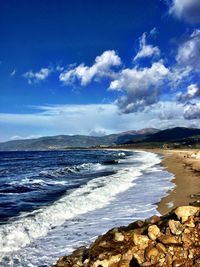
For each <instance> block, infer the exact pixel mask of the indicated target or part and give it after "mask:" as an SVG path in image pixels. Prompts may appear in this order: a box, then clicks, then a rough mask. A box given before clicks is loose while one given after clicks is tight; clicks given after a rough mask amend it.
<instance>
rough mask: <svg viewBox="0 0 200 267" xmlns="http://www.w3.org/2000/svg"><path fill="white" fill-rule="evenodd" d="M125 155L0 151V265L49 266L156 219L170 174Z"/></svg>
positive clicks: (153, 159) (153, 162) (151, 157)
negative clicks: (103, 237)
mask: <svg viewBox="0 0 200 267" xmlns="http://www.w3.org/2000/svg"><path fill="white" fill-rule="evenodd" d="M160 162H161V157H160V156H159V155H156V154H153V153H149V152H142V151H128V150H125V151H124V150H122V151H119V150H69V151H59V152H56V151H51V152H0V266H2V267H4V266H5V267H7V266H16V267H18V266H24V267H29V266H38V267H39V266H40V267H46V266H51V265H52V264H53V263H54V262H55V261H56V260H57V258H58V257H60V256H63V255H66V254H69V253H70V252H72V251H73V250H74V249H75V248H76V247H78V246H80V245H87V244H89V243H91V242H92V241H93V240H94V239H95V238H96V237H97V236H98V235H100V234H102V233H105V232H106V231H107V230H109V229H110V228H113V227H116V226H121V225H127V224H129V223H131V222H133V221H134V220H138V219H144V218H147V217H149V216H152V215H153V214H157V213H158V212H157V210H156V207H157V203H158V202H159V200H160V199H161V198H162V197H163V196H165V195H166V194H167V192H168V191H169V190H171V189H172V188H173V186H174V184H173V183H172V182H171V179H172V174H170V173H168V172H167V171H165V170H164V169H163V167H162V166H161V165H160Z"/></svg>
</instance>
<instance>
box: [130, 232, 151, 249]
mask: <svg viewBox="0 0 200 267" xmlns="http://www.w3.org/2000/svg"><path fill="white" fill-rule="evenodd" d="M133 241H134V243H135V245H136V246H138V248H139V249H145V248H146V247H148V243H149V238H148V236H146V235H138V234H134V235H133Z"/></svg>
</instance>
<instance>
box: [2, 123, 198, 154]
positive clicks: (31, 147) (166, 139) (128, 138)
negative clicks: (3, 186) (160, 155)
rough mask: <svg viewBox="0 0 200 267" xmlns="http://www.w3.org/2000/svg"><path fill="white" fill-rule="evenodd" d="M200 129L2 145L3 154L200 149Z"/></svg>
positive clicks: (149, 130) (66, 137) (51, 138)
mask: <svg viewBox="0 0 200 267" xmlns="http://www.w3.org/2000/svg"><path fill="white" fill-rule="evenodd" d="M199 142H200V129H194V128H184V127H176V128H171V129H166V130H158V129H155V128H145V129H141V130H138V131H134V130H133V131H127V132H122V133H119V134H110V135H105V136H86V135H58V136H48V137H40V138H36V139H26V140H13V141H8V142H3V143H0V151H39V150H61V149H68V148H91V147H107V146H109V147H113V146H114V147H116V146H124V145H125V146H127V145H131V146H133V145H135V146H136V147H138V146H144V145H146V146H162V145H164V144H168V145H169V146H170V145H171V144H177V143H180V144H181V145H184V144H186V145H188V146H190V145H191V144H192V145H194V144H195V145H199Z"/></svg>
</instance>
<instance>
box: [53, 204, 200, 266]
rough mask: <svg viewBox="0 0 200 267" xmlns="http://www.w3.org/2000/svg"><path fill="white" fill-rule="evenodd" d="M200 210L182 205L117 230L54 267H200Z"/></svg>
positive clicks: (196, 207)
mask: <svg viewBox="0 0 200 267" xmlns="http://www.w3.org/2000/svg"><path fill="white" fill-rule="evenodd" d="M199 213H200V207H199V206H195V205H194V204H193V205H191V206H181V207H178V208H176V209H174V210H172V211H171V212H170V213H168V214H167V215H165V216H161V217H158V216H153V217H151V218H149V219H147V220H145V221H136V222H133V223H131V224H130V225H129V226H127V227H119V228H114V229H112V230H110V231H109V232H107V233H106V234H105V235H102V236H100V237H98V238H97V240H96V241H95V242H94V243H92V244H91V245H90V246H89V248H86V247H80V248H78V249H77V250H76V251H74V252H73V253H72V254H71V255H69V256H64V257H62V258H60V259H59V260H58V262H57V263H56V264H55V265H54V267H72V266H73V267H80V266H83V267H89V266H91V267H129V266H135V267H137V266H163V267H165V266H172V267H178V266H182V267H189V266H195V267H199V266H200V216H199Z"/></svg>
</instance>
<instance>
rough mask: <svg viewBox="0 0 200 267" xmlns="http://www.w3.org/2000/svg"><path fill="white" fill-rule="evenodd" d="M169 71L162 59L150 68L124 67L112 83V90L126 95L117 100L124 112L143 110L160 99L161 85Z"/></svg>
mask: <svg viewBox="0 0 200 267" xmlns="http://www.w3.org/2000/svg"><path fill="white" fill-rule="evenodd" d="M168 73H169V69H168V68H166V67H165V66H164V65H163V63H162V61H159V62H155V63H153V64H152V66H151V67H149V68H138V67H134V68H132V69H128V68H127V69H123V70H122V71H121V72H120V73H119V75H118V77H117V78H116V79H115V80H113V81H112V82H111V84H110V87H109V89H110V90H117V91H123V92H124V93H125V95H123V96H122V97H120V98H119V99H118V100H117V105H118V106H119V108H120V110H121V111H122V112H123V113H130V112H136V111H142V110H144V109H145V107H147V106H150V105H152V104H154V103H156V102H157V101H158V99H159V95H160V92H159V87H160V86H161V85H162V84H163V82H164V80H165V78H166V77H167V75H168Z"/></svg>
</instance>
